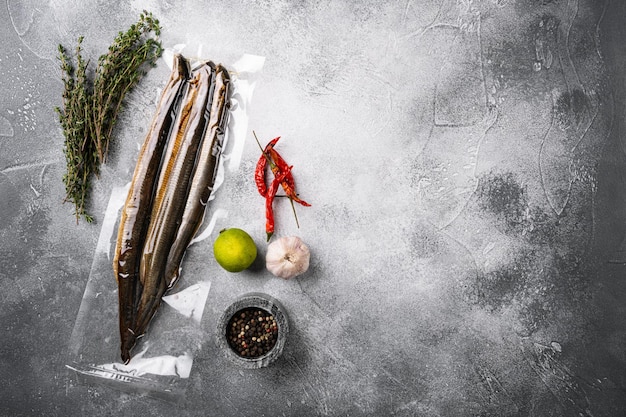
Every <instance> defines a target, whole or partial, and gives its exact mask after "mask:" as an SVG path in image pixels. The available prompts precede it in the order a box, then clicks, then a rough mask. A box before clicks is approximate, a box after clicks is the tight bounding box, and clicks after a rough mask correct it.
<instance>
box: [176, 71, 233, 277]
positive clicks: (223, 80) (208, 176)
mask: <svg viewBox="0 0 626 417" xmlns="http://www.w3.org/2000/svg"><path fill="white" fill-rule="evenodd" d="M229 94H230V77H229V76H228V71H227V70H226V69H225V68H224V67H223V66H221V65H218V66H217V72H216V76H215V93H214V99H213V102H212V104H211V112H210V120H209V121H208V128H207V133H206V139H205V140H204V142H203V143H202V147H201V148H200V151H199V155H198V162H197V164H196V167H195V172H194V174H193V179H192V182H191V186H190V189H189V197H188V198H187V202H186V205H185V211H184V212H183V216H182V220H181V224H180V227H179V228H178V233H177V235H176V239H175V240H174V242H173V244H172V247H171V249H170V252H169V256H168V259H167V267H166V272H165V278H166V283H167V286H168V287H171V286H173V285H174V283H175V282H176V280H177V279H178V274H179V268H180V264H181V262H182V259H183V255H184V253H185V250H186V249H187V246H189V243H190V242H191V240H192V239H193V237H194V235H195V234H196V232H197V231H198V228H199V227H200V224H201V223H202V219H203V217H204V211H205V208H206V205H207V203H208V200H209V196H210V195H211V192H212V191H213V184H214V182H215V174H216V172H217V168H218V162H219V158H220V155H221V152H222V146H223V144H224V135H225V132H226V123H227V122H228V114H229V113H228V108H229V107H230V106H229Z"/></svg>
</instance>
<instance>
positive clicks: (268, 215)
mask: <svg viewBox="0 0 626 417" xmlns="http://www.w3.org/2000/svg"><path fill="white" fill-rule="evenodd" d="M291 168H292V167H290V166H288V167H287V170H286V171H283V172H280V173H279V175H278V176H276V177H274V180H273V181H272V184H271V185H270V188H269V189H268V190H267V195H266V196H265V233H267V241H268V242H269V240H270V239H271V237H272V235H273V234H274V206H273V204H274V197H276V193H277V192H278V187H279V186H280V184H281V182H282V181H283V180H284V179H285V177H286V176H287V175H288V174H289V173H290V172H291Z"/></svg>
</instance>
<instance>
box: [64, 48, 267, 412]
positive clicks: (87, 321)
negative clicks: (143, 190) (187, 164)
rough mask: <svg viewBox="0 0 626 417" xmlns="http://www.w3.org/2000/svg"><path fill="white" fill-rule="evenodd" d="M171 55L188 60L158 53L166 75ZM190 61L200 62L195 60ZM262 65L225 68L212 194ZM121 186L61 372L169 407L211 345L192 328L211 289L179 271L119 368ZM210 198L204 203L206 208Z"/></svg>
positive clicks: (241, 132)
mask: <svg viewBox="0 0 626 417" xmlns="http://www.w3.org/2000/svg"><path fill="white" fill-rule="evenodd" d="M199 49H200V48H199ZM175 52H181V53H182V54H183V55H184V56H185V57H188V58H190V57H191V54H190V53H189V52H188V51H186V49H185V46H184V45H177V46H175V47H174V48H170V49H166V50H165V53H164V55H163V59H164V60H165V62H166V63H168V65H169V66H170V67H171V59H172V57H173V54H174V53H175ZM198 56H201V55H200V54H199V53H198ZM191 60H192V65H193V58H191ZM263 64H264V58H263V57H259V56H254V55H244V56H243V57H241V59H239V60H238V61H237V62H236V63H235V64H233V65H232V66H228V65H226V67H227V68H228V70H229V72H230V75H231V84H232V92H231V100H230V104H231V106H230V117H229V121H228V126H227V131H226V135H225V144H224V147H223V149H224V151H223V154H222V157H221V158H220V165H219V168H218V172H217V178H216V181H215V187H214V190H213V193H215V191H216V190H217V189H218V188H219V185H220V184H221V183H222V182H223V178H224V175H228V172H233V171H236V170H237V169H238V168H239V164H240V161H241V154H242V151H243V146H244V142H245V137H246V133H247V126H248V108H249V104H250V101H251V98H252V94H253V91H254V87H255V79H256V77H255V76H256V74H257V73H258V72H260V70H261V69H262V67H263ZM129 186H130V183H129V184H127V185H126V186H123V187H115V188H113V190H112V192H111V195H110V198H109V203H108V206H107V209H106V212H105V216H104V220H103V222H102V227H101V230H100V235H99V238H98V243H97V245H96V250H95V253H94V257H93V261H92V265H91V271H90V274H89V279H88V281H87V286H86V288H85V292H84V295H83V299H82V302H81V305H80V308H79V311H78V316H77V318H76V322H75V325H74V329H73V331H72V336H71V339H70V343H69V357H68V363H67V364H66V366H67V368H68V369H70V370H71V371H73V372H75V374H76V376H77V377H78V378H79V380H81V381H84V382H88V383H99V384H105V385H110V386H113V387H115V388H118V389H120V390H122V391H125V392H141V393H146V394H149V395H152V396H156V397H159V398H163V399H166V400H174V401H176V400H179V399H180V398H182V396H183V394H184V392H185V389H186V386H187V382H188V378H189V376H190V373H191V371H192V368H193V359H194V356H195V355H196V353H197V352H198V351H199V349H201V347H202V346H203V345H204V344H205V343H206V342H207V341H208V340H209V339H210V338H211V337H212V332H208V331H207V330H205V329H203V328H202V327H201V326H200V323H201V320H202V316H203V312H204V307H205V305H206V300H207V297H208V295H209V291H210V288H211V283H210V282H209V281H207V280H206V279H205V278H204V277H200V276H194V274H192V273H185V271H183V272H182V275H181V280H180V282H179V283H178V284H177V285H176V287H175V288H174V289H173V290H172V292H168V293H166V295H165V296H164V297H163V301H162V303H161V307H160V308H159V311H158V313H157V314H156V315H155V317H154V318H153V319H152V322H151V323H150V327H149V331H148V332H147V333H146V335H145V336H144V337H142V338H140V339H139V340H138V343H137V345H136V346H135V348H134V349H133V357H132V359H131V361H130V362H129V363H128V364H126V365H125V364H123V363H122V362H121V359H120V337H119V321H118V295H117V283H116V281H115V278H114V274H113V267H112V259H113V252H114V250H115V240H116V237H117V228H118V223H119V213H120V209H121V207H122V206H123V204H124V202H125V199H126V195H127V193H128V189H129ZM213 197H214V195H211V197H210V199H209V200H212V199H213ZM207 211H209V210H207ZM210 212H211V213H212V217H211V218H210V219H205V222H204V224H203V227H202V228H201V231H200V233H199V234H198V235H197V236H196V237H195V239H194V240H193V241H192V244H193V243H194V242H197V241H199V240H202V239H204V238H206V237H208V236H210V235H211V232H212V230H213V227H214V225H215V223H216V221H217V219H218V218H222V217H226V216H227V215H228V213H227V212H226V211H225V210H223V209H220V208H219V207H212V208H211V210H210ZM207 220H208V221H207ZM183 267H184V263H183Z"/></svg>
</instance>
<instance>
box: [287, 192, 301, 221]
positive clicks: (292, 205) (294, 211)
mask: <svg viewBox="0 0 626 417" xmlns="http://www.w3.org/2000/svg"><path fill="white" fill-rule="evenodd" d="M289 202H290V203H291V210H292V211H293V217H294V218H295V219H296V226H297V227H298V229H299V228H300V222H299V221H298V215H297V214H296V205H295V204H293V198H291V197H289Z"/></svg>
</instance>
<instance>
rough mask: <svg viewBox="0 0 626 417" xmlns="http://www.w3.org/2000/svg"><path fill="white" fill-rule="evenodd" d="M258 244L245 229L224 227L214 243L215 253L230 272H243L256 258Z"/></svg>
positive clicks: (218, 261) (216, 257)
mask: <svg viewBox="0 0 626 417" xmlns="http://www.w3.org/2000/svg"><path fill="white" fill-rule="evenodd" d="M256 254H257V250H256V244H255V243H254V240H252V238H251V237H250V235H249V234H247V233H246V232H245V231H243V230H241V229H237V228H231V229H224V230H222V231H221V232H220V234H219V235H218V236H217V239H215V242H214V243H213V255H214V256H215V260H216V261H217V263H218V264H220V265H221V266H222V268H224V269H225V270H227V271H228V272H241V271H243V270H244V269H246V268H248V267H249V266H250V265H252V262H254V260H255V259H256Z"/></svg>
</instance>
